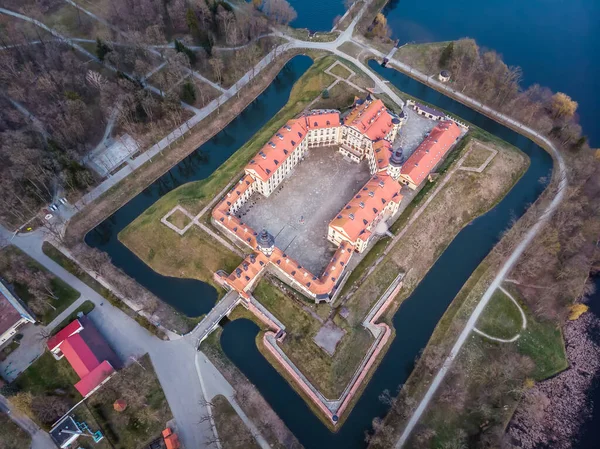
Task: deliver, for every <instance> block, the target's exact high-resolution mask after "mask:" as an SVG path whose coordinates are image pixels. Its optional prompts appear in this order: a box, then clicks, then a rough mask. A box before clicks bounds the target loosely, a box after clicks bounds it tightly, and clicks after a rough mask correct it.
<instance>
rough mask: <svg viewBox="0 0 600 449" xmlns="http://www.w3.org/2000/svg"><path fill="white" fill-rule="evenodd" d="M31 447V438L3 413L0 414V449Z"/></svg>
mask: <svg viewBox="0 0 600 449" xmlns="http://www.w3.org/2000/svg"><path fill="white" fill-rule="evenodd" d="M30 446H31V437H30V436H29V434H28V433H27V432H25V431H24V430H23V429H21V428H20V427H19V426H17V425H16V424H15V423H14V422H12V421H11V419H10V418H9V417H8V415H7V414H5V413H0V449H24V448H28V447H30Z"/></svg>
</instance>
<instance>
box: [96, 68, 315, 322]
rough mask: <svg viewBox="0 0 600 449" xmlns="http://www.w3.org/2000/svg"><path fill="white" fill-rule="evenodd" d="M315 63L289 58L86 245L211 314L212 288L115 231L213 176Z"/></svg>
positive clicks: (163, 293) (183, 303)
mask: <svg viewBox="0 0 600 449" xmlns="http://www.w3.org/2000/svg"><path fill="white" fill-rule="evenodd" d="M311 64H312V60H311V59H310V58H309V57H308V56H296V57H295V58H293V59H292V60H291V61H289V62H288V63H287V64H286V65H285V66H284V68H283V69H282V70H281V72H280V73H279V75H277V77H276V78H275V80H274V81H273V82H272V83H271V85H270V86H269V87H268V88H267V89H266V90H265V91H264V92H263V93H262V94H260V95H259V96H258V98H256V100H254V101H253V102H252V103H251V104H250V105H249V106H248V107H247V108H246V109H245V110H244V111H243V112H242V113H241V114H240V115H239V116H238V117H237V118H235V119H234V120H233V121H232V122H231V123H229V125H227V126H226V127H225V129H223V130H222V131H221V132H219V133H218V134H216V135H215V136H214V137H213V138H212V139H210V140H209V141H208V142H206V143H205V144H204V145H202V146H201V147H199V148H198V149H197V150H196V151H194V152H193V153H192V154H190V155H189V156H188V157H186V158H185V159H184V160H182V161H181V162H180V163H179V164H177V165H176V166H175V167H173V168H172V169H171V170H169V171H168V172H167V173H165V174H164V175H163V176H161V177H160V178H159V179H158V180H156V181H155V182H153V183H152V184H151V185H150V186H149V187H148V188H146V189H145V190H144V191H143V192H142V193H140V194H139V195H137V196H136V197H135V198H133V199H132V200H131V201H129V202H128V203H127V204H125V205H124V206H123V207H121V208H120V209H119V210H118V211H117V212H115V213H114V214H113V215H111V216H110V217H109V218H107V219H106V220H105V221H104V222H102V223H101V224H100V225H98V226H97V227H96V228H94V230H93V231H91V232H89V233H88V234H87V236H86V238H85V241H86V243H87V244H88V245H90V246H93V247H96V248H99V249H101V250H103V251H106V252H107V253H108V254H109V255H110V257H111V259H112V262H113V264H115V265H116V266H117V267H119V268H120V269H122V270H123V271H124V272H125V273H127V274H128V275H129V276H131V277H132V278H134V279H136V280H137V281H138V282H139V283H140V284H142V285H143V286H144V287H146V288H147V289H148V290H150V291H151V292H152V293H154V294H155V295H156V296H158V297H159V298H161V299H162V300H163V301H165V302H167V303H169V304H171V305H172V306H173V307H175V308H176V309H177V310H179V311H181V312H182V313H185V314H186V315H189V316H199V315H202V314H204V313H206V312H208V311H209V310H210V309H211V308H212V306H213V304H214V302H215V300H216V298H217V292H216V291H215V289H214V288H213V287H212V286H210V285H208V284H205V283H204V282H200V281H196V280H192V279H179V278H172V277H167V276H162V275H160V274H158V273H156V272H155V271H153V270H152V269H151V268H150V267H148V266H147V265H146V264H145V263H144V262H142V261H141V260H140V259H139V258H138V257H137V256H136V255H135V254H133V253H132V252H131V251H129V249H127V248H126V247H125V246H124V245H123V244H122V243H121V242H120V241H119V240H118V238H117V235H118V233H119V232H121V231H122V230H123V229H124V228H125V227H126V226H127V225H128V224H129V223H131V222H132V221H133V220H135V219H136V218H137V217H138V216H139V215H140V214H141V213H142V212H144V211H145V210H146V209H148V208H149V207H150V206H151V205H152V204H154V203H155V202H156V200H158V199H159V198H160V197H162V196H163V195H165V194H166V193H168V192H170V191H171V190H172V189H174V188H176V187H179V186H180V185H182V184H185V183H188V182H191V181H197V180H200V179H204V178H207V177H208V176H210V174H211V173H212V172H214V171H215V170H216V169H217V168H218V167H219V166H220V165H221V164H222V163H223V162H225V160H227V158H229V156H231V155H232V154H233V153H234V152H235V151H236V150H238V149H239V148H240V147H241V146H242V145H244V144H245V143H246V142H247V141H248V140H249V139H250V137H252V136H253V135H254V134H255V133H256V132H257V131H258V130H260V129H261V128H262V127H263V126H264V125H265V124H266V123H267V122H268V121H269V120H270V119H271V118H272V117H273V116H274V115H275V114H276V113H277V111H279V110H280V109H281V108H282V107H283V106H284V105H285V104H286V103H287V101H288V98H289V95H290V91H291V90H292V87H293V85H294V83H295V82H296V81H297V80H298V78H300V76H302V74H303V73H304V72H305V71H306V70H307V69H308V68H309V67H310V66H311Z"/></svg>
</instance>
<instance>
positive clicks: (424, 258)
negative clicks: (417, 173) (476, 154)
mask: <svg viewBox="0 0 600 449" xmlns="http://www.w3.org/2000/svg"><path fill="white" fill-rule="evenodd" d="M486 144H487V145H490V146H495V147H496V149H498V150H499V152H498V154H497V155H496V157H495V158H494V159H493V160H492V161H491V162H490V164H489V165H488V167H487V169H486V170H485V171H484V172H483V173H473V172H466V171H462V170H457V171H455V172H454V174H452V176H451V178H450V179H449V181H448V183H447V184H446V185H445V186H444V187H443V188H442V189H441V190H440V191H439V192H438V193H437V195H436V196H435V198H434V199H433V200H432V201H431V202H430V203H429V204H428V205H427V207H426V209H425V210H424V212H423V213H422V214H421V215H420V216H419V218H418V219H416V220H415V221H414V222H413V223H412V224H411V225H410V226H409V228H408V229H406V231H405V234H404V235H403V236H402V238H401V239H400V240H399V241H398V242H397V243H396V245H395V246H394V247H393V248H392V249H391V250H390V251H389V253H388V255H387V257H386V258H385V260H384V261H383V262H382V263H380V264H379V265H378V267H377V268H376V269H375V271H374V272H373V273H372V274H371V275H370V276H369V277H368V278H367V280H366V281H365V282H364V283H363V284H362V285H361V286H360V287H359V288H358V290H357V291H356V292H355V293H354V295H353V296H352V297H351V298H350V299H349V301H348V302H347V304H346V306H347V307H348V308H349V309H350V312H351V315H350V318H349V319H350V321H351V322H352V323H358V322H360V320H362V319H363V317H364V315H365V314H366V313H367V311H368V310H369V308H370V307H371V306H372V305H373V303H374V302H375V301H376V300H377V298H379V296H380V295H381V294H382V293H383V291H384V290H385V289H386V288H387V286H388V285H389V283H390V282H391V281H392V280H393V279H394V277H395V274H397V273H398V272H405V273H406V277H405V278H404V287H403V289H402V290H401V291H400V294H399V295H398V299H397V301H402V300H403V299H405V298H407V297H408V296H409V295H410V293H411V292H412V290H413V289H414V288H415V287H416V286H417V284H418V283H419V282H420V281H421V279H423V277H424V276H425V274H427V272H428V271H429V269H430V268H431V266H432V265H433V264H434V262H435V261H436V260H437V258H438V257H439V256H440V255H441V254H442V252H443V251H444V250H445V249H446V247H447V246H448V245H449V244H450V242H451V241H452V240H453V239H454V237H455V236H456V235H457V234H458V232H459V231H460V230H461V229H462V228H463V227H464V226H466V225H467V224H468V223H469V222H471V221H472V220H473V219H474V218H476V217H477V216H479V215H481V214H482V213H484V212H485V211H487V210H489V209H490V208H491V207H493V206H494V205H495V204H496V203H497V202H498V201H499V199H500V198H502V197H503V196H504V195H505V194H506V192H508V191H509V190H510V188H511V187H512V186H513V184H514V183H515V182H516V181H517V180H518V179H519V178H520V176H521V174H522V173H524V171H525V169H526V168H527V166H528V164H529V162H528V158H527V157H526V156H525V155H524V154H523V153H521V152H520V151H518V150H516V149H515V148H514V147H509V146H500V145H498V144H495V143H494V144H492V143H486ZM463 151H464V150H463ZM438 182H439V181H438ZM432 191H433V189H432V190H430V192H429V193H428V195H431V192H432Z"/></svg>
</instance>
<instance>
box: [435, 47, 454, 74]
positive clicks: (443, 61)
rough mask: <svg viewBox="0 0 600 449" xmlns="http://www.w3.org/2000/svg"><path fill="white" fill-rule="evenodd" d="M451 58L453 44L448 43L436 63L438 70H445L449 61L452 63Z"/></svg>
mask: <svg viewBox="0 0 600 449" xmlns="http://www.w3.org/2000/svg"><path fill="white" fill-rule="evenodd" d="M453 56H454V42H450V43H449V44H448V45H446V48H444V50H443V51H442V54H441V55H440V60H439V63H438V65H439V66H440V68H442V69H447V68H448V65H449V64H450V61H452V57H453Z"/></svg>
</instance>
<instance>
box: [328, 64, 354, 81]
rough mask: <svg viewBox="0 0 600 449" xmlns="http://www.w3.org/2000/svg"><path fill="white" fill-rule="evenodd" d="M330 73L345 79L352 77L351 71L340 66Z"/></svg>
mask: <svg viewBox="0 0 600 449" xmlns="http://www.w3.org/2000/svg"><path fill="white" fill-rule="evenodd" d="M330 72H331V73H333V74H334V75H337V76H339V77H340V78H344V79H348V77H349V76H350V75H351V73H350V71H349V70H348V69H347V68H346V67H344V66H342V65H339V64H338V65H336V66H335V67H334V68H332V69H331V70H330Z"/></svg>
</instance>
